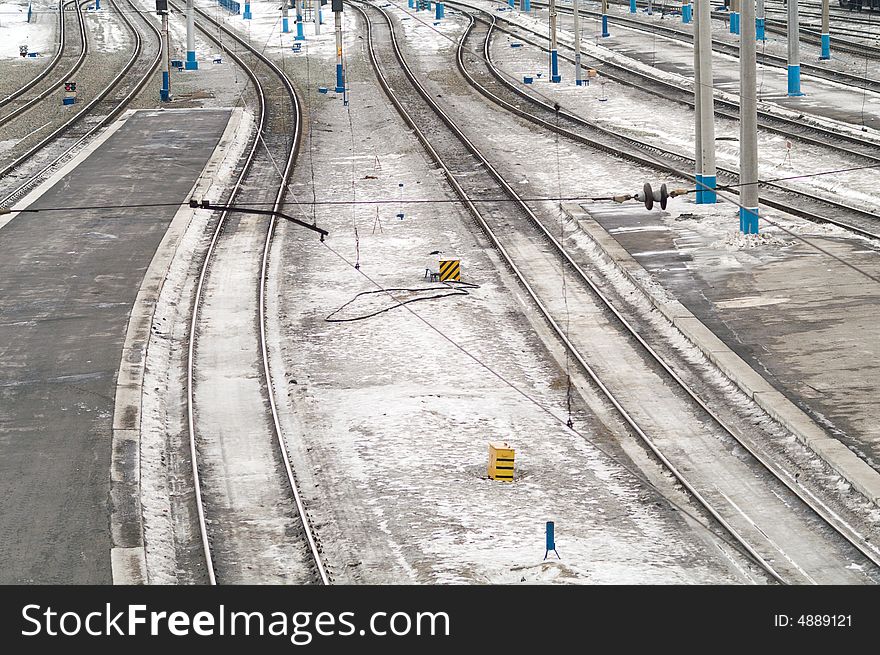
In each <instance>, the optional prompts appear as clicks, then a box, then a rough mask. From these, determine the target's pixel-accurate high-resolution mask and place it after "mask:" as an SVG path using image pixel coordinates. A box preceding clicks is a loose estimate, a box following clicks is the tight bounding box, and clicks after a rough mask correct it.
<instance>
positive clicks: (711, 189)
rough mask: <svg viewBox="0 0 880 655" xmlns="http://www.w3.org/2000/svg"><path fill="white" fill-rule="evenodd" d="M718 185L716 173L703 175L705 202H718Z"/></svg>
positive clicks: (711, 203) (708, 203)
mask: <svg viewBox="0 0 880 655" xmlns="http://www.w3.org/2000/svg"><path fill="white" fill-rule="evenodd" d="M716 186H718V184H717V182H716V181H715V176H714V175H704V176H703V187H704V188H703V204H704V205H714V204H715V203H716V202H718V194H717V192H716V191H715V187H716Z"/></svg>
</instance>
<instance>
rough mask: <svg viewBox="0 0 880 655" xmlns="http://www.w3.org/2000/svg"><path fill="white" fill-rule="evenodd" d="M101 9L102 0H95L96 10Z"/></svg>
mask: <svg viewBox="0 0 880 655" xmlns="http://www.w3.org/2000/svg"><path fill="white" fill-rule="evenodd" d="M99 9H101V0H95V11H98V10H99ZM28 22H30V21H28Z"/></svg>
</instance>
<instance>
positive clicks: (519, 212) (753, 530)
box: [353, 3, 880, 583]
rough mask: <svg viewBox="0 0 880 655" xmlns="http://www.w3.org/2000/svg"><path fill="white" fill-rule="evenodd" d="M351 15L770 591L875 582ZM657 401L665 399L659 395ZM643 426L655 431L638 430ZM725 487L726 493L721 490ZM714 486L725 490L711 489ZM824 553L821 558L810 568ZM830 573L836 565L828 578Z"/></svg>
mask: <svg viewBox="0 0 880 655" xmlns="http://www.w3.org/2000/svg"><path fill="white" fill-rule="evenodd" d="M353 6H354V7H355V8H356V9H357V10H358V11H359V12H360V13H361V15H362V16H363V17H364V20H365V21H366V24H367V46H368V49H369V53H370V59H371V61H372V63H373V66H374V68H375V70H376V74H377V77H378V79H379V82H380V84H381V85H382V87H383V89H384V90H385V93H386V94H387V95H388V97H389V99H390V100H391V101H392V103H393V104H394V105H395V107H396V108H397V110H398V112H399V113H400V115H401V116H402V118H403V119H404V121H405V122H406V123H407V124H408V126H409V127H410V128H411V129H412V130H413V131H414V133H415V135H416V136H417V138H418V139H419V141H420V142H421V143H422V144H423V146H424V147H425V149H426V150H427V151H428V153H429V155H430V157H431V158H432V159H433V160H434V161H435V162H436V163H437V165H438V166H439V167H440V168H441V169H442V170H443V172H444V174H445V176H446V178H447V180H448V181H449V183H450V184H451V185H452V187H453V189H454V190H455V192H456V194H457V195H458V196H459V197H460V198H461V200H462V202H463V203H464V204H465V206H466V207H467V208H468V209H469V211H470V213H471V214H472V216H473V217H474V219H475V220H476V222H477V224H478V225H479V226H480V228H481V229H482V230H483V232H484V233H485V234H486V235H487V237H488V238H489V239H490V241H491V242H492V244H493V245H494V246H495V248H496V250H497V251H498V253H499V254H500V256H501V257H502V258H503V259H504V261H505V263H506V265H507V267H508V268H509V269H510V271H511V272H512V273H513V274H514V275H515V276H516V278H517V280H518V281H519V283H520V285H521V286H522V288H524V289H525V290H526V292H527V293H528V294H529V296H530V297H531V299H532V301H533V302H534V304H535V306H536V307H537V309H538V310H539V311H540V313H541V314H542V315H543V317H544V319H546V321H547V322H548V324H549V325H550V326H551V327H552V329H553V330H554V331H555V332H556V334H557V335H558V337H559V338H560V340H561V341H562V342H563V343H564V344H565V346H566V348H567V349H568V351H569V352H570V353H571V356H572V357H573V358H574V359H575V361H577V362H578V364H579V366H580V367H581V369H582V370H583V371H584V372H585V373H586V374H587V375H588V376H589V377H590V378H591V379H592V381H593V383H594V384H595V385H596V387H597V388H598V389H599V390H600V392H601V393H603V394H604V395H605V397H606V398H608V400H609V402H611V403H612V405H614V407H615V408H616V409H617V411H618V413H619V414H620V416H621V417H622V418H623V419H624V420H625V421H626V422H627V424H628V425H629V426H630V427H631V428H632V430H634V431H635V432H636V433H637V434H638V435H639V436H640V437H641V438H642V439H643V440H644V442H645V443H646V445H647V446H648V448H649V449H650V450H652V451H653V452H654V454H655V455H656V457H657V458H658V459H659V460H660V461H661V462H662V463H663V465H664V466H666V467H667V468H668V470H669V471H670V472H672V474H673V475H675V477H676V478H677V479H678V480H679V481H680V482H681V484H682V485H683V486H684V487H685V488H686V489H687V490H688V491H689V492H690V493H691V495H692V497H693V498H694V499H695V500H696V501H697V502H698V503H699V504H700V505H701V506H702V507H703V508H704V509H705V511H706V512H707V513H708V514H709V515H711V516H712V517H713V518H714V519H715V520H716V521H717V523H718V525H719V526H722V529H723V530H724V531H725V532H726V533H728V534H729V535H731V536H732V538H733V539H734V540H736V541H737V542H738V543H739V544H740V545H741V546H742V548H743V549H744V550H745V552H747V553H748V554H749V555H750V556H751V557H752V558H753V559H754V561H755V562H757V563H758V565H759V566H761V568H762V569H764V571H766V573H767V575H768V576H770V577H771V578H773V579H775V580H777V581H780V582H808V583H814V582H819V583H821V582H823V581H828V580H829V579H837V580H842V579H846V580H848V581H849V582H856V581H862V582H867V581H877V579H878V578H877V575H878V574H880V570H878V566H880V553H878V551H877V550H876V548H874V547H873V546H872V545H871V544H870V542H869V541H868V540H867V539H865V538H864V537H863V536H862V535H860V534H859V533H858V532H857V531H855V530H854V529H852V528H850V527H849V526H848V525H847V524H846V523H845V522H843V521H841V520H839V517H835V516H830V517H829V516H827V515H826V516H823V511H822V510H823V507H822V503H821V501H819V500H818V499H816V498H813V497H810V496H809V495H807V494H805V496H806V497H802V496H800V495H799V494H798V493H796V492H797V490H796V489H795V486H796V484H795V481H794V480H793V476H791V475H789V474H787V473H786V472H784V471H781V470H779V469H778V468H776V466H775V465H774V463H773V462H772V461H771V460H769V459H767V458H766V457H763V456H762V455H761V454H760V453H758V452H757V451H755V449H753V448H750V446H749V444H748V443H747V442H743V441H740V440H739V439H738V438H737V435H736V434H735V432H733V431H731V430H730V429H729V428H728V427H727V426H726V425H725V423H724V422H723V420H721V419H720V418H719V417H718V416H717V415H716V414H715V413H713V412H712V411H711V410H710V409H709V408H708V407H707V406H706V405H705V404H704V403H703V402H702V401H700V399H699V397H698V396H697V395H696V394H695V393H694V392H693V391H692V390H691V389H690V388H689V387H688V386H687V385H686V384H685V383H684V382H683V381H682V379H681V378H680V377H679V376H678V375H677V374H676V373H675V372H674V371H673V370H672V369H670V368H669V366H668V365H667V364H666V363H665V361H664V360H663V359H662V358H661V357H659V356H658V355H657V354H656V353H655V352H654V351H653V350H652V349H651V347H650V346H649V345H648V344H647V343H646V342H645V341H644V340H643V339H642V337H641V336H640V335H639V333H638V332H637V331H636V330H635V328H633V327H632V326H631V325H630V323H629V322H628V321H627V320H626V318H625V317H624V316H623V315H622V314H621V313H620V312H619V311H618V310H617V309H616V308H615V304H614V302H613V300H612V299H610V298H608V297H607V296H606V295H604V294H603V293H602V292H601V291H600V289H599V288H598V287H597V285H596V284H594V283H593V281H592V280H591V279H590V276H589V275H588V274H587V273H585V271H584V268H583V267H582V266H581V265H579V263H578V262H577V261H575V260H574V259H573V258H572V257H571V255H570V254H569V253H568V252H567V251H566V249H565V248H564V247H563V245H562V243H560V241H559V240H557V239H556V238H555V237H554V236H553V235H552V234H551V232H550V231H549V229H548V228H547V226H546V225H545V222H546V220H547V219H546V218H544V219H542V218H541V217H540V216H539V215H537V214H536V213H535V212H534V211H533V210H532V209H531V208H530V207H529V205H528V204H527V203H526V202H524V201H523V200H522V199H521V198H520V196H519V195H518V194H517V192H516V191H515V190H514V189H513V188H512V187H511V186H510V185H509V184H508V183H507V182H506V181H505V179H504V177H503V176H502V175H501V174H500V173H499V172H498V171H497V170H496V169H495V168H494V167H493V166H492V164H491V163H490V161H489V160H488V158H487V157H486V156H485V155H484V154H483V153H482V152H481V151H480V149H479V148H478V147H477V145H475V143H474V142H473V141H471V140H470V139H469V138H468V136H467V135H466V134H465V133H464V131H463V130H462V129H461V128H460V127H459V126H458V125H457V123H456V121H455V120H454V119H453V118H452V117H451V116H450V114H449V113H448V112H446V111H444V109H443V108H442V107H441V106H440V105H439V104H438V103H437V101H436V100H435V99H434V95H435V94H436V92H432V91H429V90H427V89H426V88H425V87H424V85H423V84H422V83H421V82H420V80H419V75H418V74H417V73H416V72H414V71H413V70H412V69H411V68H410V66H409V65H408V64H407V62H406V58H405V57H404V55H403V53H402V52H401V49H400V45H399V39H398V37H397V36H396V34H395V30H394V22H393V19H392V17H391V16H390V14H389V13H388V12H387V11H386V10H385V9H383V8H380V7H376V6H374V5H369V4H365V3H357V4H354V5H353ZM472 20H473V19H471V21H472ZM472 26H473V22H472V23H471V27H472ZM471 27H469V28H468V31H470V29H471ZM463 42H464V39H462V41H461V42H460V44H459V48H458V53H457V57H458V59H459V60H461V58H462V57H463V56H466V54H463V52H464V47H463V45H462V44H463ZM460 65H463V64H460ZM444 95H445V94H444ZM437 117H439V118H440V120H439V121H438V120H436V118H437ZM499 190H500V191H501V193H502V194H503V195H504V196H506V199H505V200H499V199H498V198H497V196H498V192H499ZM563 241H564V238H563ZM563 270H565V271H569V272H570V274H571V278H570V281H569V282H568V284H567V288H568V301H567V307H566V309H563V308H562V306H561V305H562V303H561V302H560V300H559V298H558V295H559V294H558V286H555V285H554V284H553V282H552V280H554V279H555V280H557V281H558V280H559V277H560V275H561V273H562V271H563ZM551 286H552V287H553V288H552V289H551ZM568 307H571V308H572V309H571V312H572V314H573V315H574V316H576V317H577V318H576V320H575V323H576V324H577V325H578V326H579V329H578V330H577V331H576V332H572V333H567V332H566V331H563V330H562V329H561V328H560V325H561V324H562V323H563V321H562V320H561V317H562V316H563V314H562V312H563V311H565V312H567V311H568ZM596 311H598V312H600V313H603V314H604V315H605V316H606V319H607V323H608V324H614V325H617V326H619V327H620V328H623V330H619V331H618V332H617V333H616V336H615V337H614V338H619V339H620V340H621V341H620V342H619V344H620V345H619V348H609V349H607V352H601V353H600V352H599V350H602V351H605V350H606V349H605V348H603V349H597V348H595V347H594V343H595V338H596V337H597V335H596V334H592V335H591V331H592V330H607V329H608V324H600V325H595V324H596V320H595V314H594V312H596ZM599 323H601V321H600V322H599ZM625 344H628V345H625ZM636 350H637V351H638V352H639V354H638V355H637V357H639V358H644V357H648V358H649V359H648V360H644V359H643V360H642V361H643V362H646V361H650V362H651V363H650V364H649V365H650V366H651V367H655V366H659V367H660V369H662V370H663V373H662V377H663V378H665V379H666V380H667V381H673V383H674V385H675V386H676V387H677V388H679V389H680V390H682V391H683V392H684V393H685V394H686V396H687V400H686V404H687V405H688V406H689V407H690V409H689V410H688V411H693V412H696V413H698V414H699V415H700V416H701V417H702V419H701V420H700V421H698V424H693V423H691V422H690V421H689V420H688V419H685V418H683V417H679V418H677V419H674V420H673V423H674V425H673V424H667V423H666V421H668V420H670V418H669V417H668V416H666V417H664V416H661V415H659V414H657V413H652V410H651V409H650V408H649V407H647V406H648V405H651V404H652V403H653V402H655V400H656V398H655V397H654V396H653V395H646V394H645V390H644V389H642V390H641V391H633V390H632V389H630V387H631V382H632V380H633V379H635V377H638V378H639V380H640V383H641V382H644V381H645V380H646V379H647V378H650V377H652V374H651V373H645V374H644V375H643V376H642V375H640V374H639V373H638V372H637V370H636V369H637V368H638V367H639V366H640V365H638V364H636V362H635V360H633V359H627V355H626V352H634V351H636ZM618 358H620V359H618ZM621 359H627V361H626V362H623V361H621ZM622 371H626V372H627V373H622ZM633 376H635V377H633ZM655 391H657V392H658V393H660V395H661V396H666V392H661V391H658V390H655ZM659 402H660V403H661V405H663V407H664V411H665V410H669V409H670V407H671V405H670V404H668V403H667V402H666V400H661V401H659ZM679 421H683V422H679ZM685 423H687V425H685ZM648 424H650V425H652V428H645V427H643V426H644V425H648ZM709 426H711V427H709ZM667 430H671V431H672V432H667ZM649 432H651V434H650V436H649V434H648V433H649ZM673 433H674V434H687V435H688V437H687V439H686V441H687V445H686V446H685V445H683V444H682V443H681V442H680V441H678V440H677V439H675V438H670V435H671V434H673ZM716 440H721V441H725V440H732V441H733V442H735V443H739V444H740V445H742V447H743V448H745V449H746V451H747V452H748V453H749V455H748V457H746V458H738V457H732V458H730V457H729V456H730V453H729V452H727V451H728V449H727V448H719V447H718V443H717V441H716ZM713 443H714V444H715V445H712V444H713ZM703 449H705V452H704V453H703V454H704V455H705V456H706V457H707V458H708V459H707V460H706V461H713V462H715V461H719V462H721V463H722V465H723V467H725V468H724V470H725V471H726V473H725V475H723V476H721V477H720V478H718V477H716V478H711V479H706V478H705V477H702V476H703V474H701V472H700V465H699V464H698V463H697V461H695V460H694V459H692V457H696V459H697V460H699V458H700V455H698V454H697V451H702V450H703ZM746 460H748V461H746ZM713 466H714V464H713ZM759 469H760V470H761V472H762V474H763V475H768V476H769V478H768V481H766V482H764V483H762V486H763V484H766V486H767V487H768V489H766V490H765V489H758V488H757V487H756V486H751V485H745V486H746V487H748V488H747V489H746V488H742V487H741V484H740V483H741V481H742V480H747V479H749V480H751V479H753V477H754V476H755V475H756V470H759ZM685 471H687V475H685ZM734 471H739V472H738V473H734ZM722 478H725V479H726V480H727V482H728V484H726V485H725V484H724V483H723V482H720V480H721V479H722ZM719 483H720V484H721V486H722V487H723V489H722V488H721V487H719V486H718V485H719ZM743 493H745V494H746V495H748V494H752V493H754V494H758V496H760V497H758V496H754V497H748V498H746V497H744V496H742V495H741V494H743ZM737 501H739V502H737ZM743 507H748V508H750V510H749V511H755V512H759V513H763V512H768V513H769V514H768V515H767V516H764V517H763V518H761V519H759V521H761V522H762V523H764V525H763V527H759V526H758V525H757V524H756V523H755V522H754V521H753V519H752V518H750V517H747V516H746V515H745V513H744V512H743V510H742V508H743ZM770 508H775V509H770ZM777 511H778V513H776V512H777ZM825 514H827V512H825ZM770 515H772V516H773V518H771V517H770ZM765 521H766V523H765ZM820 526H821V527H820ZM829 527H830V528H832V529H833V530H834V532H833V533H828V528H829ZM816 533H821V534H822V537H821V538H820V541H819V542H815V543H811V544H810V546H809V548H808V551H809V552H804V551H803V550H802V548H803V547H802V546H799V545H798V544H805V543H810V542H811V541H812V539H813V535H815V534H816ZM820 551H821V553H822V554H821V555H819V556H818V557H817V554H818V553H819V552H820ZM852 561H859V562H861V563H862V564H861V565H862V566H864V567H865V569H864V570H865V571H866V573H864V574H861V573H859V574H856V575H855V576H853V575H851V574H852V569H848V568H846V566H845V565H844V564H840V563H841V562H852ZM828 562H837V563H838V564H837V565H834V566H832V567H828V566H827V564H828ZM831 569H834V570H833V571H832V570H831Z"/></svg>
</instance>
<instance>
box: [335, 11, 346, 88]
mask: <svg viewBox="0 0 880 655" xmlns="http://www.w3.org/2000/svg"><path fill="white" fill-rule="evenodd" d="M339 5H340V6H341V5H342V2H341V0H340V2H339ZM333 22H334V23H335V24H336V93H345V71H344V70H343V62H342V10H341V9H340V10H339V11H334V12H333Z"/></svg>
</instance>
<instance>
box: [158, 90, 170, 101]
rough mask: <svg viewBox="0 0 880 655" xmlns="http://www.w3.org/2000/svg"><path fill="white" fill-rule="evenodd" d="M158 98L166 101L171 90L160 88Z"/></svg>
mask: <svg viewBox="0 0 880 655" xmlns="http://www.w3.org/2000/svg"><path fill="white" fill-rule="evenodd" d="M159 99H160V100H161V101H162V102H168V101H169V100H171V92H170V91H169V90H168V89H162V90H161V91H159Z"/></svg>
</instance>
